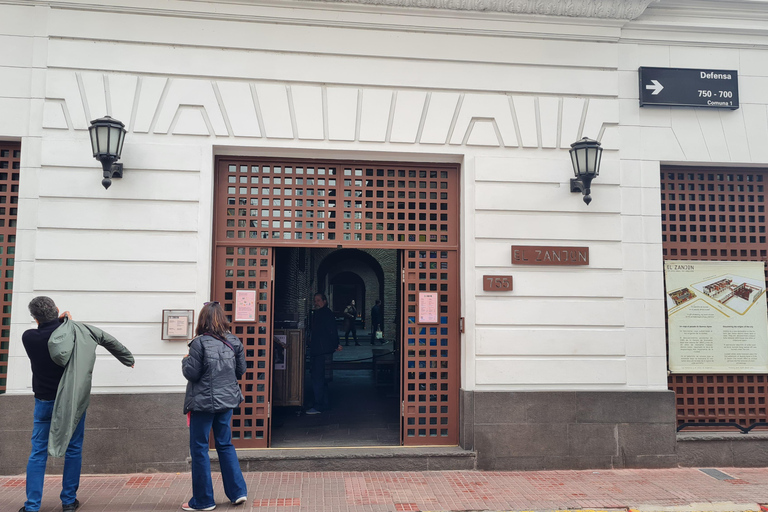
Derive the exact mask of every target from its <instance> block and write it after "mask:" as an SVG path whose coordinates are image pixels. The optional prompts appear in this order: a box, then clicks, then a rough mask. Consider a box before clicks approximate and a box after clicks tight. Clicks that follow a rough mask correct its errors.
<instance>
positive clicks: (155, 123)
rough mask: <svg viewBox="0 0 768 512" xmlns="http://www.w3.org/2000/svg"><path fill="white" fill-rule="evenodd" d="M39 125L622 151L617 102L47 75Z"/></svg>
mask: <svg viewBox="0 0 768 512" xmlns="http://www.w3.org/2000/svg"><path fill="white" fill-rule="evenodd" d="M47 82H48V85H47V92H46V99H45V104H44V110H43V113H44V115H43V128H46V129H53V130H86V129H87V128H88V120H89V119H95V118H97V117H101V116H104V115H110V116H112V117H115V118H116V119H120V120H121V121H123V122H125V124H126V128H127V129H128V131H129V132H132V133H146V134H153V135H185V136H189V135H192V136H200V137H206V138H208V137H211V138H229V137H238V138H258V139H261V138H266V139H283V140H297V141H298V140H305V141H337V142H350V143H354V142H374V143H387V144H429V145H452V146H459V145H461V146H485V147H498V148H540V149H563V148H568V147H569V144H570V143H571V142H573V141H575V140H578V139H580V138H581V137H582V136H589V137H591V138H595V139H598V140H602V141H603V146H604V147H605V148H606V149H618V137H617V136H616V127H617V126H618V122H619V117H618V116H619V112H618V102H617V101H616V99H612V98H599V97H598V98H585V97H583V96H575V95H561V96H546V95H525V94H513V93H499V92H489V93H480V92H462V91H453V92H451V91H430V90H414V89H386V88H372V87H360V86H344V85H329V84H279V83H274V82H258V81H235V80H214V81H211V80H208V79H192V78H171V77H160V76H135V75H126V74H117V73H114V74H113V73H107V74H103V73H98V72H75V71H64V70H60V71H59V70H57V71H53V70H52V71H49V72H48V80H47Z"/></svg>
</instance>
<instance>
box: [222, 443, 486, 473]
mask: <svg viewBox="0 0 768 512" xmlns="http://www.w3.org/2000/svg"><path fill="white" fill-rule="evenodd" d="M209 453H210V457H211V467H212V469H214V470H216V471H218V469H219V464H218V455H217V453H216V451H215V450H211V451H210V452H209ZM237 458H238V459H239V460H240V467H241V468H242V470H243V471H310V472H311V471H454V470H473V469H475V468H476V466H475V461H476V458H477V454H476V453H475V452H473V451H469V450H464V449H462V448H460V447H458V446H436V447H429V446H419V447H404V446H387V447H378V446H374V447H355V448H336V447H334V448H292V449H279V448H264V449H239V450H237Z"/></svg>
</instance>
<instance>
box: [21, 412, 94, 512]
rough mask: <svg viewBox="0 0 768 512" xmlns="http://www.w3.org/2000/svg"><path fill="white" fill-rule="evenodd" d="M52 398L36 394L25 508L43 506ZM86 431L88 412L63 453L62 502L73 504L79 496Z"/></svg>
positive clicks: (32, 508) (31, 508)
mask: <svg viewBox="0 0 768 512" xmlns="http://www.w3.org/2000/svg"><path fill="white" fill-rule="evenodd" d="M52 414H53V400H38V399H37V398H35V412H34V417H35V423H34V426H33V427H32V452H31V453H30V454H29V462H27V501H26V502H24V508H26V509H27V510H31V511H36V510H40V503H41V502H42V500H43V483H44V481H45V466H46V464H47V463H48V432H49V431H50V430H51V415H52ZM84 433H85V413H83V417H82V418H80V423H78V424H77V428H76V429H75V432H74V434H72V439H71V440H70V441H69V446H67V452H66V454H65V455H64V475H63V478H62V480H61V495H60V497H61V503H62V504H63V505H70V504H72V503H74V502H75V498H77V488H78V487H80V468H81V466H82V465H83V434H84Z"/></svg>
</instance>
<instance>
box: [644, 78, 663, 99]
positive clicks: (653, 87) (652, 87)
mask: <svg viewBox="0 0 768 512" xmlns="http://www.w3.org/2000/svg"><path fill="white" fill-rule="evenodd" d="M651 82H653V85H646V86H645V88H646V89H650V90H652V91H653V92H652V93H651V96H656V95H657V94H659V93H660V92H661V90H662V89H664V86H663V85H661V84H660V83H659V81H658V80H651Z"/></svg>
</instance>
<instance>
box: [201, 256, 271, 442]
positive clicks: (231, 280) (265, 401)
mask: <svg viewBox="0 0 768 512" xmlns="http://www.w3.org/2000/svg"><path fill="white" fill-rule="evenodd" d="M217 251H218V253H217V260H218V261H222V262H223V263H224V264H223V265H219V266H217V269H216V271H217V272H219V273H221V274H223V275H219V276H216V277H217V279H216V285H215V286H216V292H215V297H216V298H217V299H218V300H219V301H220V302H221V305H222V307H223V308H224V311H225V313H226V314H227V319H228V320H229V321H230V323H231V325H232V332H233V333H234V334H235V335H236V336H237V337H238V338H240V340H241V341H242V342H243V346H244V348H245V359H246V363H247V370H246V372H245V375H243V378H242V379H241V380H240V387H241V389H242V391H243V396H244V397H245V401H244V402H243V403H242V404H240V407H238V408H236V409H235V411H234V413H233V416H232V439H234V440H235V441H238V442H239V443H238V446H241V447H257V446H259V447H263V446H266V443H267V439H268V429H267V415H268V413H269V410H268V407H269V396H270V381H269V360H270V357H271V349H272V343H271V339H272V325H271V323H270V322H271V304H272V297H271V295H272V267H273V260H272V249H270V248H268V247H237V246H223V247H219V248H218V249H217ZM237 290H244V291H252V292H254V293H255V301H256V303H255V319H254V320H253V321H237V318H236V317H235V311H236V308H237V304H236V301H237Z"/></svg>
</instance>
